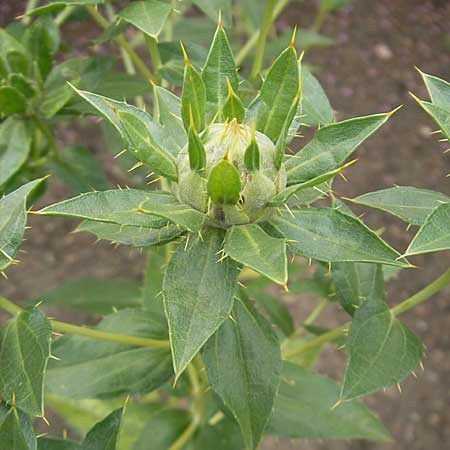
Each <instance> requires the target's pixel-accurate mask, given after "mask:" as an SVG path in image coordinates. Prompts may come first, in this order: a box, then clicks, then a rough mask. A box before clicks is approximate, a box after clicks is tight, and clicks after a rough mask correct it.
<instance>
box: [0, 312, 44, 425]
mask: <svg viewBox="0 0 450 450" xmlns="http://www.w3.org/2000/svg"><path fill="white" fill-rule="evenodd" d="M51 333H52V328H51V325H50V322H49V321H48V319H47V318H46V317H45V315H44V314H42V313H41V312H40V311H38V310H37V309H32V310H29V311H28V310H27V311H24V312H21V313H20V314H19V315H17V316H16V317H15V318H13V319H10V320H9V321H8V322H6V324H5V325H4V327H3V328H2V330H1V334H0V342H1V347H0V367H1V368H2V370H1V371H0V395H1V397H2V398H3V399H4V400H5V401H7V402H9V403H10V404H15V405H17V407H19V408H20V409H22V410H23V411H24V412H26V413H27V414H29V415H31V416H42V415H43V414H44V403H43V401H44V400H43V395H44V394H43V384H44V373H45V370H46V367H47V361H48V358H49V356H50V338H51Z"/></svg>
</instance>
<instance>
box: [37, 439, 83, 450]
mask: <svg viewBox="0 0 450 450" xmlns="http://www.w3.org/2000/svg"><path fill="white" fill-rule="evenodd" d="M37 450H81V445H80V444H79V443H78V442H75V441H71V440H69V439H60V438H54V437H46V436H43V437H40V438H39V439H38V447H37Z"/></svg>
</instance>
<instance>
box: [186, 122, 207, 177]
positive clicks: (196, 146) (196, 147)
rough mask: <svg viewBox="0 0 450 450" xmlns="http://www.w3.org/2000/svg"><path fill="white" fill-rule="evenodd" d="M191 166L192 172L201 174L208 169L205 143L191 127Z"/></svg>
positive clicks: (189, 138) (189, 141) (189, 151)
mask: <svg viewBox="0 0 450 450" xmlns="http://www.w3.org/2000/svg"><path fill="white" fill-rule="evenodd" d="M188 153H189V165H190V167H191V169H192V170H195V171H197V172H201V171H203V170H204V169H205V167H206V152H205V147H204V145H203V142H202V141H201V139H200V137H199V135H198V134H197V132H196V131H195V129H194V128H193V127H192V126H191V127H190V128H189V132H188Z"/></svg>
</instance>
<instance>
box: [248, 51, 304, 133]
mask: <svg viewBox="0 0 450 450" xmlns="http://www.w3.org/2000/svg"><path fill="white" fill-rule="evenodd" d="M298 86H299V76H298V65H297V55H296V54H295V50H294V49H293V48H292V47H289V48H287V49H286V50H285V51H284V52H283V53H282V54H281V55H280V56H279V57H278V59H277V60H276V61H275V62H274V63H273V65H272V67H271V68H270V69H269V72H268V74H267V78H266V79H265V81H264V83H263V85H262V88H261V94H260V103H259V106H258V113H257V116H256V129H257V130H258V131H261V132H262V133H264V134H265V135H267V136H269V137H270V139H272V141H273V142H276V141H277V139H278V136H279V135H280V132H281V129H282V127H283V123H284V121H285V117H286V115H287V114H288V112H289V110H290V108H291V105H292V102H293V100H294V98H295V95H296V94H297V91H298Z"/></svg>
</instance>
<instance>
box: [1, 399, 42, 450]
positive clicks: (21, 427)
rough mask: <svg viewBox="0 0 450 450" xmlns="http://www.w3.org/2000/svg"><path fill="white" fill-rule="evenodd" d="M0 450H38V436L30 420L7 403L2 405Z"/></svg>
mask: <svg viewBox="0 0 450 450" xmlns="http://www.w3.org/2000/svg"><path fill="white" fill-rule="evenodd" d="M0 448H1V449H2V450H3V449H5V450H6V449H7V450H36V436H35V434H34V431H33V424H32V422H31V420H30V418H29V417H28V416H27V415H26V414H24V413H23V412H22V411H20V410H18V409H16V408H15V407H13V406H11V407H10V406H8V405H7V404H6V403H4V402H1V403H0Z"/></svg>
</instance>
